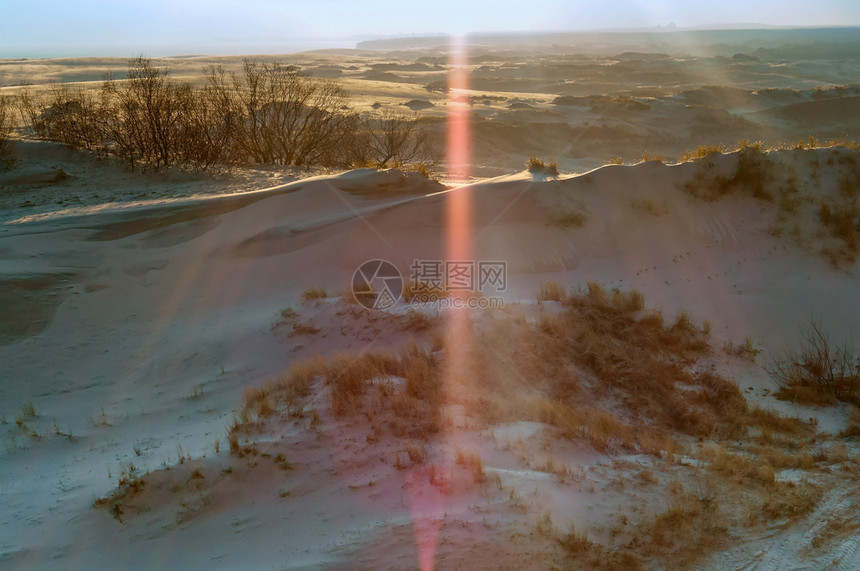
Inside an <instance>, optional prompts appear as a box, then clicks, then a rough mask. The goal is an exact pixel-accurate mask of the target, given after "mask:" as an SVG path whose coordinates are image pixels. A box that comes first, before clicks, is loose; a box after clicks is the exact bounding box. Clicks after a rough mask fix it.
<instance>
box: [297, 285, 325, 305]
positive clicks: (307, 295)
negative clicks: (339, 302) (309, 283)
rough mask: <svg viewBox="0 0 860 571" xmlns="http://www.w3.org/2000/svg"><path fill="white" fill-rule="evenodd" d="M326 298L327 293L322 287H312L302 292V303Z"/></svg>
mask: <svg viewBox="0 0 860 571" xmlns="http://www.w3.org/2000/svg"><path fill="white" fill-rule="evenodd" d="M327 297H328V292H327V291H326V289H325V288H324V287H321V286H314V287H309V288H308V289H306V290H305V291H303V292H302V301H304V302H309V301H316V300H318V299H325V298H327Z"/></svg>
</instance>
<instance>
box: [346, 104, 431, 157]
mask: <svg viewBox="0 0 860 571" xmlns="http://www.w3.org/2000/svg"><path fill="white" fill-rule="evenodd" d="M419 121H420V119H419V117H418V115H417V114H411V115H407V114H405V113H399V112H394V111H386V112H384V113H383V114H382V115H381V116H379V117H372V118H369V119H365V120H363V121H362V129H361V135H363V136H362V137H361V141H362V142H364V143H365V145H366V146H365V152H366V154H367V161H366V162H370V163H372V164H374V165H375V166H377V167H379V168H385V167H387V166H395V167H401V166H404V165H409V164H413V163H421V164H424V165H431V166H432V165H434V164H435V163H436V154H435V153H434V152H433V149H432V148H431V145H430V141H429V139H428V137H427V135H426V133H424V132H422V131H421V130H420V127H419Z"/></svg>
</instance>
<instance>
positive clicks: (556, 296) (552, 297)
mask: <svg viewBox="0 0 860 571" xmlns="http://www.w3.org/2000/svg"><path fill="white" fill-rule="evenodd" d="M537 298H538V301H564V300H565V299H567V290H566V288H565V287H564V286H562V285H561V284H559V283H557V282H544V283H542V284H540V292H539V293H538V297H537Z"/></svg>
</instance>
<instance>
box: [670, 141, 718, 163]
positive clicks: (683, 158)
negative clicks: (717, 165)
mask: <svg viewBox="0 0 860 571" xmlns="http://www.w3.org/2000/svg"><path fill="white" fill-rule="evenodd" d="M724 152H726V147H725V146H724V145H699V146H698V147H696V148H695V149H688V150H686V151H684V152H682V153H681V155H680V156H679V157H678V162H679V163H686V162H689V161H693V160H696V159H704V158H705V157H707V156H708V155H712V154H715V153H724Z"/></svg>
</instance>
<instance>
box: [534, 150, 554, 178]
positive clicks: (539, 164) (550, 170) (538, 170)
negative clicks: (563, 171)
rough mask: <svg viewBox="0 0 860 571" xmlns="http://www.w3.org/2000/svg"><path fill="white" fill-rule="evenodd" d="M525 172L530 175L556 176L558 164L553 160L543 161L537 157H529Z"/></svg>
mask: <svg viewBox="0 0 860 571" xmlns="http://www.w3.org/2000/svg"><path fill="white" fill-rule="evenodd" d="M526 170H527V171H529V172H530V173H532V174H540V175H544V176H558V162H556V160H555V159H549V160H544V159H542V158H540V157H538V156H537V155H529V158H528V160H527V161H526Z"/></svg>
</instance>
